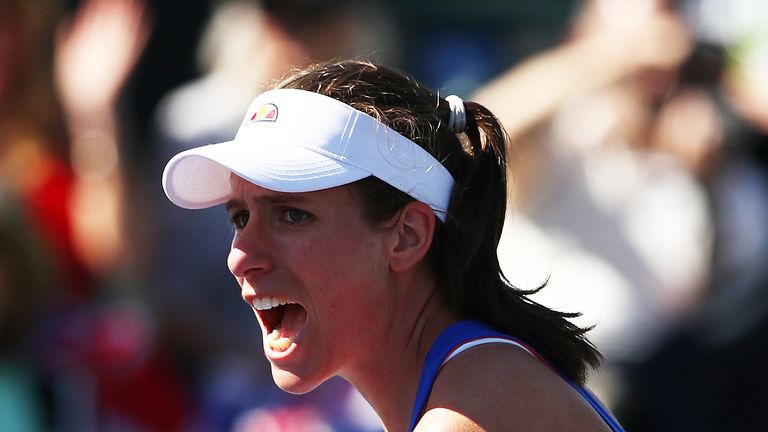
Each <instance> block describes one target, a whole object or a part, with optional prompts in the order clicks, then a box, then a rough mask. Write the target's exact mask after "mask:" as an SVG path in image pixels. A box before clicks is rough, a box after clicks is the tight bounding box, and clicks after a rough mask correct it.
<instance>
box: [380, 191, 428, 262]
mask: <svg viewBox="0 0 768 432" xmlns="http://www.w3.org/2000/svg"><path fill="white" fill-rule="evenodd" d="M435 223H436V222H435V213H434V212H432V209H431V208H430V207H429V206H428V205H426V204H424V203H422V202H419V201H412V202H409V203H408V204H406V205H405V207H403V210H402V211H401V212H400V215H399V216H398V218H397V221H396V224H395V226H394V230H393V231H394V232H393V234H394V235H395V241H394V246H393V247H392V249H391V250H390V257H389V268H390V270H392V271H393V272H404V271H406V270H409V269H411V268H413V267H415V266H416V265H417V264H419V263H420V262H421V261H422V259H423V258H424V256H426V255H427V252H428V251H429V247H430V246H431V245H432V238H433V236H434V232H435Z"/></svg>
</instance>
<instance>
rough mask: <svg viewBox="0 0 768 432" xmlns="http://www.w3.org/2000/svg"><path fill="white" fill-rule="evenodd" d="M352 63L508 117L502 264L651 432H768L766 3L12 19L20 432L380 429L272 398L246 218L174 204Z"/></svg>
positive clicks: (122, 11)
mask: <svg viewBox="0 0 768 432" xmlns="http://www.w3.org/2000/svg"><path fill="white" fill-rule="evenodd" d="M348 57H356V58H366V59H371V60H374V61H377V62H382V63H385V64H388V65H391V66H394V67H397V68H401V69H403V70H406V71H408V72H411V73H412V74H414V75H415V76H416V78H417V79H419V80H420V81H422V82H425V83H426V84H428V85H429V86H431V87H432V88H436V89H438V90H439V91H440V93H441V95H447V94H451V93H453V94H458V95H460V96H462V97H464V98H466V99H472V100H476V101H478V102H480V103H483V104H485V105H486V106H487V107H488V108H490V109H491V110H492V111H493V112H494V113H496V114H497V115H498V116H499V118H500V119H501V120H502V122H503V123H504V125H505V127H506V129H507V132H508V133H509V135H510V138H511V147H510V149H509V154H510V174H511V184H510V208H509V216H508V221H507V226H506V227H505V231H504V234H503V238H502V244H501V245H500V248H499V257H500V260H501V262H502V267H503V268H504V271H505V273H506V275H507V277H508V278H509V279H510V281H511V282H512V283H514V284H515V285H516V286H517V287H519V288H521V289H528V290H536V289H537V288H539V287H541V286H542V285H544V284H546V286H545V287H544V288H543V289H541V290H540V291H537V292H536V293H535V294H532V296H533V297H532V298H534V299H535V300H536V301H539V302H541V303H543V304H546V305H547V306H550V307H553V308H556V309H560V310H566V311H580V312H582V315H581V316H580V317H578V318H576V320H577V322H578V323H579V324H580V325H585V326H594V329H593V330H592V331H591V333H590V335H591V339H592V340H593V342H594V343H595V344H596V345H597V347H598V348H599V349H600V351H601V352H603V353H604V355H605V365H604V367H603V368H602V369H601V370H600V371H597V372H595V373H594V374H593V376H592V377H591V379H590V384H589V385H590V387H592V388H593V389H594V391H595V392H596V393H598V394H599V396H600V397H601V398H602V399H603V400H604V401H605V402H606V403H607V404H608V405H609V406H610V407H612V409H613V410H614V411H615V412H616V414H617V416H618V418H619V420H620V421H621V422H622V423H623V424H624V426H625V427H626V428H627V430H637V431H645V430H647V431H657V430H670V431H672V430H675V431H677V430H718V431H737V430H743V431H747V430H750V431H753V430H768V421H766V420H764V419H763V418H762V413H763V412H764V411H765V410H766V409H768V399H766V398H765V397H764V396H763V394H762V393H763V389H764V388H768V379H766V378H764V375H763V374H761V372H762V366H763V365H764V364H765V363H766V362H768V342H766V341H768V265H766V262H768V3H766V2H764V1H761V0H678V1H675V0H627V1H621V2H618V1H615V0H581V1H577V0H557V1H555V0H553V1H549V2H524V1H509V2H490V1H488V2H483V1H479V2H475V3H473V4H472V5H467V4H466V3H463V2H444V1H437V0H429V1H426V0H425V1H423V2H408V1H406V0H402V1H384V0H378V1H377V0H366V1H353V0H282V1H281V0H228V1H224V0H198V1H187V2H182V1H167V2H166V1H163V2H161V1H160V0H156V1H155V2H151V1H149V0H81V1H74V0H73V1H65V0H0V430H2V431H38V430H63V431H68V430H73V431H89V430H109V431H111V430H129V431H132V430H188V431H218V430H221V431H229V430H232V431H377V430H380V428H381V426H380V425H379V423H378V420H377V419H376V417H375V415H374V414H373V412H372V410H371V409H370V407H369V406H368V405H367V403H366V402H365V401H364V400H363V399H362V398H361V397H360V396H359V395H358V394H357V393H356V392H355V391H354V390H353V389H351V387H350V386H349V385H348V384H347V383H345V382H343V381H341V380H331V381H330V382H328V383H326V384H324V385H323V386H321V387H320V388H319V389H318V390H316V391H315V392H313V393H310V394H308V395H305V396H293V395H288V394H285V393H283V392H281V391H280V390H278V389H277V388H276V387H275V386H274V384H273V383H272V380H271V376H270V375H269V368H268V366H267V365H266V363H265V360H264V359H263V355H262V354H261V337H260V334H259V330H258V326H257V324H256V322H255V318H254V317H253V316H252V313H251V311H250V310H249V308H248V307H247V306H246V305H245V304H243V303H242V301H241V300H240V296H239V289H238V287H237V285H236V283H235V281H234V279H233V278H232V277H231V275H229V273H228V270H227V267H226V265H225V259H226V255H227V251H228V248H229V243H230V241H231V238H232V233H231V229H230V227H229V225H228V224H227V223H226V215H225V213H224V211H223V210H221V209H209V210H204V211H196V212H189V211H186V210H182V209H179V208H175V207H173V206H172V205H171V204H170V203H168V202H167V201H166V200H165V198H164V195H163V192H162V189H161V188H160V176H161V172H162V168H163V166H164V164H165V162H166V161H167V160H168V159H169V158H170V156H172V155H173V154H175V153H177V152H178V151H181V150H184V149H187V148H190V147H193V146H197V145H201V144H207V143H213V142H219V141H225V140H228V139H231V138H232V137H233V135H234V133H235V131H236V130H237V128H238V126H239V123H240V121H241V116H242V113H243V112H244V110H245V108H246V107H247V105H248V103H249V102H250V100H251V99H252V98H253V96H255V95H256V94H258V93H259V92H260V91H262V90H265V89H267V88H268V87H269V86H270V84H272V83H274V82H275V81H276V80H278V79H279V78H280V77H281V76H282V75H283V74H285V73H286V72H288V71H290V70H291V69H292V68H296V67H300V66H302V65H306V64H308V63H312V62H316V61H322V60H329V59H337V58H348Z"/></svg>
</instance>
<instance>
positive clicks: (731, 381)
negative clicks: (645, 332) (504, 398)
mask: <svg viewBox="0 0 768 432" xmlns="http://www.w3.org/2000/svg"><path fill="white" fill-rule="evenodd" d="M686 13H687V16H688V19H689V21H690V22H691V24H692V28H693V29H694V30H695V32H696V36H697V38H698V39H699V40H700V41H701V43H702V45H704V46H707V47H709V49H708V50H709V51H710V52H711V53H717V54H720V56H719V57H717V56H715V55H713V54H710V56H709V57H710V61H709V62H708V63H701V62H699V63H698V65H697V66H698V67H697V68H695V69H696V72H698V73H697V74H696V76H697V77H700V76H701V72H702V71H706V70H707V64H708V65H709V66H710V68H711V66H712V65H713V64H714V65H717V66H719V67H718V68H715V70H717V72H722V73H721V74H720V73H719V74H717V75H716V76H711V75H710V77H709V78H710V79H709V80H703V82H702V80H700V79H699V80H697V82H696V83H695V84H696V85H697V86H698V87H699V88H700V89H703V91H702V92H700V93H699V95H698V96H696V97H697V98H701V97H703V96H704V95H707V96H708V97H709V101H710V102H709V103H710V104H711V105H712V106H714V107H715V108H716V110H717V120H718V123H719V125H720V128H721V131H722V134H721V135H722V139H721V142H722V144H721V146H720V147H718V148H717V152H716V157H715V158H713V159H712V160H711V161H710V162H709V163H708V164H707V165H706V166H705V168H706V169H705V170H702V178H703V180H704V181H705V184H707V185H708V187H709V194H710V203H711V208H712V214H713V218H714V228H715V249H714V254H713V258H712V266H711V271H710V281H709V285H708V294H709V296H708V298H707V299H706V302H705V303H704V305H703V307H701V309H700V310H699V311H698V312H697V313H696V314H695V315H694V316H693V317H692V318H691V319H690V320H689V321H688V322H687V323H686V325H685V326H682V327H681V328H680V329H679V330H678V331H677V332H676V333H675V334H674V335H673V336H672V337H670V338H669V339H668V340H666V341H665V343H664V344H663V345H662V346H661V347H660V348H659V349H658V350H657V351H656V352H655V353H654V354H653V355H652V356H651V357H650V358H649V359H647V360H646V361H643V362H639V363H637V364H634V365H632V367H631V368H630V369H629V374H628V377H629V379H628V383H627V386H628V388H629V390H630V391H627V392H626V394H625V397H624V398H623V400H622V401H621V402H622V403H621V405H620V407H619V409H620V412H621V413H622V416H623V418H624V419H626V424H627V426H628V427H632V428H634V429H637V430H702V431H721V430H729V431H730V430H732V431H754V430H764V429H765V427H766V422H765V419H764V418H763V416H762V414H761V413H763V412H765V409H766V408H768V404H767V403H766V400H765V398H764V397H762V393H763V389H764V388H765V387H766V386H768V380H766V379H765V378H764V374H763V373H762V372H763V365H764V364H765V363H766V361H768V344H766V334H768V333H767V332H768V292H766V287H767V286H768V267H766V265H765V262H766V259H768V229H767V228H766V223H765V221H766V220H768V111H767V110H766V107H768V91H766V85H765V83H766V81H765V77H766V76H767V75H766V72H767V71H768V49H766V48H767V47H768V34H767V33H766V32H765V29H766V28H768V27H766V26H768V8H766V5H765V4H763V3H761V2H752V1H741V0H738V1H732V2H723V1H719V0H701V1H697V2H690V3H688V4H687V8H686ZM712 57H714V58H716V59H718V60H719V61H716V62H713V61H711V59H712ZM684 97H689V96H684ZM685 112H686V111H685V110H683V113H685ZM688 112H689V113H690V110H688ZM686 124H689V123H686ZM690 126H693V125H692V124H690ZM692 412H695V415H690V414H688V413H692Z"/></svg>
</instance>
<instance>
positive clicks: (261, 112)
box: [248, 103, 277, 123]
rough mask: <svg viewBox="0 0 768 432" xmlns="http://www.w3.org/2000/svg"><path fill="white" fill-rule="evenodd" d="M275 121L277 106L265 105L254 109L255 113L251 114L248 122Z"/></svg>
mask: <svg viewBox="0 0 768 432" xmlns="http://www.w3.org/2000/svg"><path fill="white" fill-rule="evenodd" d="M275 120H277V106H275V105H274V104H271V103H267V104H264V105H261V106H260V107H258V108H256V112H254V113H253V115H252V116H251V119H250V120H249V121H248V122H249V123H250V122H273V121H275Z"/></svg>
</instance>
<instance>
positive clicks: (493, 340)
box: [441, 337, 536, 366]
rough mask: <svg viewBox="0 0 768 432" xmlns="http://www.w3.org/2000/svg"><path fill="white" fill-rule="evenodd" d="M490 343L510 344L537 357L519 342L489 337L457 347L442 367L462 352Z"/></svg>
mask: <svg viewBox="0 0 768 432" xmlns="http://www.w3.org/2000/svg"><path fill="white" fill-rule="evenodd" d="M489 343H505V344H509V345H514V346H516V347H518V348H520V349H522V350H523V351H525V352H527V353H528V354H530V355H532V356H533V357H536V356H535V355H534V354H533V353H532V352H531V351H530V350H529V349H528V348H526V347H525V346H524V345H522V344H520V343H518V342H515V341H513V340H509V339H504V338H494V337H489V338H482V339H475V340H471V341H469V342H464V343H463V344H461V345H459V346H458V347H456V348H455V349H454V350H453V351H452V352H451V353H450V354H449V355H448V356H447V357H446V358H445V360H443V363H442V364H441V366H443V365H445V364H446V363H448V360H450V359H452V358H454V357H456V356H457V355H459V354H461V353H462V352H464V351H466V350H468V349H470V348H474V347H476V346H478V345H484V344H489Z"/></svg>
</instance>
